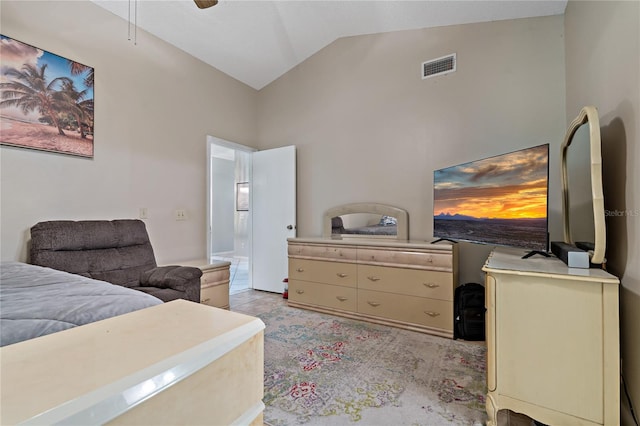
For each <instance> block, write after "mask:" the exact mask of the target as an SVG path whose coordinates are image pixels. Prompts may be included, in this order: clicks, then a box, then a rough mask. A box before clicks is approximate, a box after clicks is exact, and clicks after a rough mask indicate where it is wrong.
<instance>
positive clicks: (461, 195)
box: [433, 144, 549, 254]
mask: <svg viewBox="0 0 640 426" xmlns="http://www.w3.org/2000/svg"><path fill="white" fill-rule="evenodd" d="M548 183H549V144H544V145H539V146H535V147H532V148H526V149H522V150H519V151H514V152H510V153H507V154H502V155H497V156H495V157H489V158H484V159H482V160H477V161H471V162H469V163H464V164H460V165H457V166H452V167H447V168H444V169H440V170H436V171H434V173H433V184H434V187H433V198H434V199H433V235H434V236H435V237H436V238H440V239H447V240H453V241H456V240H461V241H470V242H474V243H484V244H492V245H499V246H510V247H519V248H523V249H527V250H531V251H532V253H535V252H540V253H543V254H544V253H547V252H548V247H549V241H548V240H549V237H548V223H547V216H548V208H547V205H548V192H549V191H548V189H549V188H548Z"/></svg>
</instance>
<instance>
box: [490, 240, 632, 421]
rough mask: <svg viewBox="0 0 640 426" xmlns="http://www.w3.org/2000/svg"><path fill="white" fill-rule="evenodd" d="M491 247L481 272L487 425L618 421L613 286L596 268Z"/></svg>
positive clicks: (615, 288)
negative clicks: (516, 417) (504, 418)
mask: <svg viewBox="0 0 640 426" xmlns="http://www.w3.org/2000/svg"><path fill="white" fill-rule="evenodd" d="M524 253H525V252H524V251H519V250H516V251H508V250H506V249H502V250H496V251H494V252H493V253H492V254H491V256H490V257H489V259H488V260H487V262H486V264H485V266H484V268H483V270H484V271H485V272H486V307H487V315H486V325H487V330H486V331H487V333H486V334H487V387H488V395H487V400H486V408H487V414H488V417H489V421H488V423H487V424H488V425H489V426H495V425H496V419H497V414H498V411H499V410H503V409H509V410H512V411H515V412H518V413H522V414H526V415H527V416H529V417H531V418H533V419H535V420H537V421H539V422H542V423H544V424H549V425H567V426H569V425H619V424H620V354H619V352H620V350H619V328H618V321H619V320H618V285H619V281H618V279H617V278H616V277H614V276H613V275H610V274H608V273H607V272H605V271H602V270H599V269H576V268H568V267H567V266H566V265H565V264H564V263H562V262H561V261H560V260H558V259H556V258H541V257H538V258H534V257H532V258H529V259H521V257H522V255H523V254H524Z"/></svg>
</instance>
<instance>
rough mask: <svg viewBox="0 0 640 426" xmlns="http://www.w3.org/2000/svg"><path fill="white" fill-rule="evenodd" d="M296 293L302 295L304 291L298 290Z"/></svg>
mask: <svg viewBox="0 0 640 426" xmlns="http://www.w3.org/2000/svg"><path fill="white" fill-rule="evenodd" d="M296 293H298V294H302V293H304V290H300V289H298V290H296Z"/></svg>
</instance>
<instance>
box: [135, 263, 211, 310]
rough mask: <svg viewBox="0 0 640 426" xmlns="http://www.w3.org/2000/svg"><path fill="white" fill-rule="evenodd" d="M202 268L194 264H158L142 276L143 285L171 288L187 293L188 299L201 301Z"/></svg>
mask: <svg viewBox="0 0 640 426" xmlns="http://www.w3.org/2000/svg"><path fill="white" fill-rule="evenodd" d="M201 276H202V271H201V270H200V268H195V267H192V266H177V265H171V266H158V267H156V268H153V269H150V270H148V271H145V272H143V273H142V275H141V276H140V285H141V286H143V287H157V288H171V289H174V290H178V291H184V292H186V293H187V297H186V298H187V299H188V300H193V301H194V302H200V277H201Z"/></svg>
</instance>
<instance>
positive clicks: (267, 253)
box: [207, 136, 296, 293]
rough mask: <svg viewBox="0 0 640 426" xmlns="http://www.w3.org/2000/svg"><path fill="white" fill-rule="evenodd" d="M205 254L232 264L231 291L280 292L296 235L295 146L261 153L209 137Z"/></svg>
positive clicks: (211, 258)
mask: <svg viewBox="0 0 640 426" xmlns="http://www.w3.org/2000/svg"><path fill="white" fill-rule="evenodd" d="M207 158H208V166H207V168H208V176H207V177H208V181H207V186H208V188H207V197H208V199H207V209H208V211H207V221H208V224H207V225H208V230H209V232H208V235H207V256H208V258H209V259H210V260H226V261H229V262H231V268H230V273H231V274H230V282H229V287H230V293H237V292H240V291H244V290H248V289H254V290H263V291H270V292H275V293H282V292H283V291H284V284H283V279H284V278H286V277H287V273H288V258H287V239H288V238H292V237H295V236H296V147H295V146H293V145H290V146H284V147H280V148H272V149H267V150H263V151H258V150H256V149H253V148H250V147H247V146H244V145H239V144H236V143H234V142H229V141H226V140H224V139H220V138H216V137H214V136H207Z"/></svg>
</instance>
